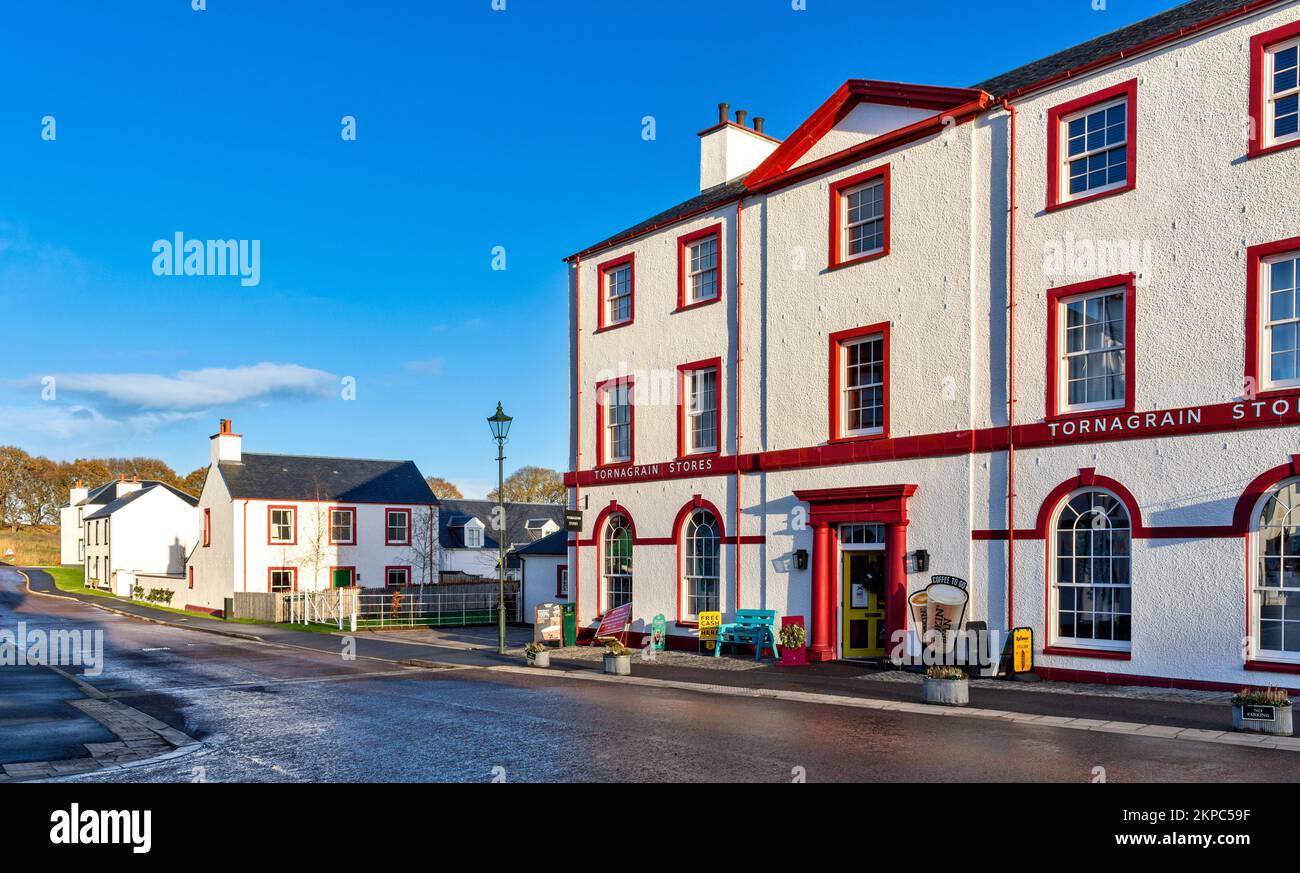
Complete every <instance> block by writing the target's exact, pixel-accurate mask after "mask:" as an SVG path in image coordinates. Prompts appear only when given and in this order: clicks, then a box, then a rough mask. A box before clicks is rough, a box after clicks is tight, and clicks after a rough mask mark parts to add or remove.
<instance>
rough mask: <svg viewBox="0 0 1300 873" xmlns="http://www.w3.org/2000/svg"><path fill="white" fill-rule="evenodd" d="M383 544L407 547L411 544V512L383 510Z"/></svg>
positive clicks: (405, 510)
mask: <svg viewBox="0 0 1300 873" xmlns="http://www.w3.org/2000/svg"><path fill="white" fill-rule="evenodd" d="M384 516H385V523H384V543H385V545H390V546H409V545H410V544H411V510H409V509H386V510H384Z"/></svg>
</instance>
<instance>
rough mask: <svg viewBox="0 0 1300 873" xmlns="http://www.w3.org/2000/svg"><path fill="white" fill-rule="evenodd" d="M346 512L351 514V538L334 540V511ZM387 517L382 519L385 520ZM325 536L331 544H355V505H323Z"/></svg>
mask: <svg viewBox="0 0 1300 873" xmlns="http://www.w3.org/2000/svg"><path fill="white" fill-rule="evenodd" d="M336 512H347V513H350V514H351V515H352V539H351V540H335V539H334V513H336ZM387 520H388V519H387V517H385V519H384V521H385V522H387ZM325 528H326V533H325V536H326V538H327V539H328V541H329V544H330V545H331V546H355V545H356V544H357V508H356V507H355V506H327V507H325Z"/></svg>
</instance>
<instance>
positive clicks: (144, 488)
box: [83, 482, 199, 521]
mask: <svg viewBox="0 0 1300 873" xmlns="http://www.w3.org/2000/svg"><path fill="white" fill-rule="evenodd" d="M155 488H162V489H163V490H165V491H170V492H171V493H172V494H175V495H176V496H177V497H179V498H180V499H181V500H184V501H185V502H186V503H188V504H189V505H190V506H198V505H199V499H198V498H197V497H193V496H191V495H189V494H186V493H185V492H184V491H182V490H180V489H179V488H173V487H172V486H170V485H168V484H167V483H166V482H141V483H140V487H139V488H137V489H136V490H135V491H129V492H127V493H126V494H123V495H122V496H121V497H118V498H116V499H114V500H111V501H109V502H108V503H106V504H104V505H103V506H101V507H100V508H99V509H96V510H95V511H94V512H92V513H91V514H90V515H87V516H86V517H85V518H84V519H83V521H93V520H94V519H97V518H108V517H109V516H110V515H112V514H113V513H115V512H117V511H118V510H119V509H121V508H122V507H123V506H129V505H130V504H132V503H134V502H135V501H136V500H138V499H140V498H141V497H143V496H144V495H146V494H148V493H149V492H150V491H152V490H154V489H155Z"/></svg>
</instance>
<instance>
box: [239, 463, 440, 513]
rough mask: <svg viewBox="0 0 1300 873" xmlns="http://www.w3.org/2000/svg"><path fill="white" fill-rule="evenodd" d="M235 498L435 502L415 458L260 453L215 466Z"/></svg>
mask: <svg viewBox="0 0 1300 873" xmlns="http://www.w3.org/2000/svg"><path fill="white" fill-rule="evenodd" d="M217 469H218V470H219V471H220V473H221V478H222V479H223V480H225V483H226V488H227V489H228V490H229V491H230V496H231V497H236V498H248V499H250V500H337V501H339V502H349V503H394V504H398V503H401V504H410V503H428V504H436V503H437V502H438V498H437V497H434V496H433V492H432V491H431V490H430V489H429V483H427V482H425V481H424V477H423V476H421V475H420V470H419V468H417V467H416V466H415V464H414V463H413V462H411V461H377V460H370V459H363V458H320V457H314V456H308V455H261V454H256V453H253V452H244V453H243V457H242V460H241V461H240V462H239V463H235V462H232V461H221V462H219V463H218V464H217Z"/></svg>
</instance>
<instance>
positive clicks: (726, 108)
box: [718, 103, 731, 124]
mask: <svg viewBox="0 0 1300 873" xmlns="http://www.w3.org/2000/svg"><path fill="white" fill-rule="evenodd" d="M730 111H731V105H730V104H729V103H719V104H718V124H726V123H727V115H728V113H729V112H730Z"/></svg>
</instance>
